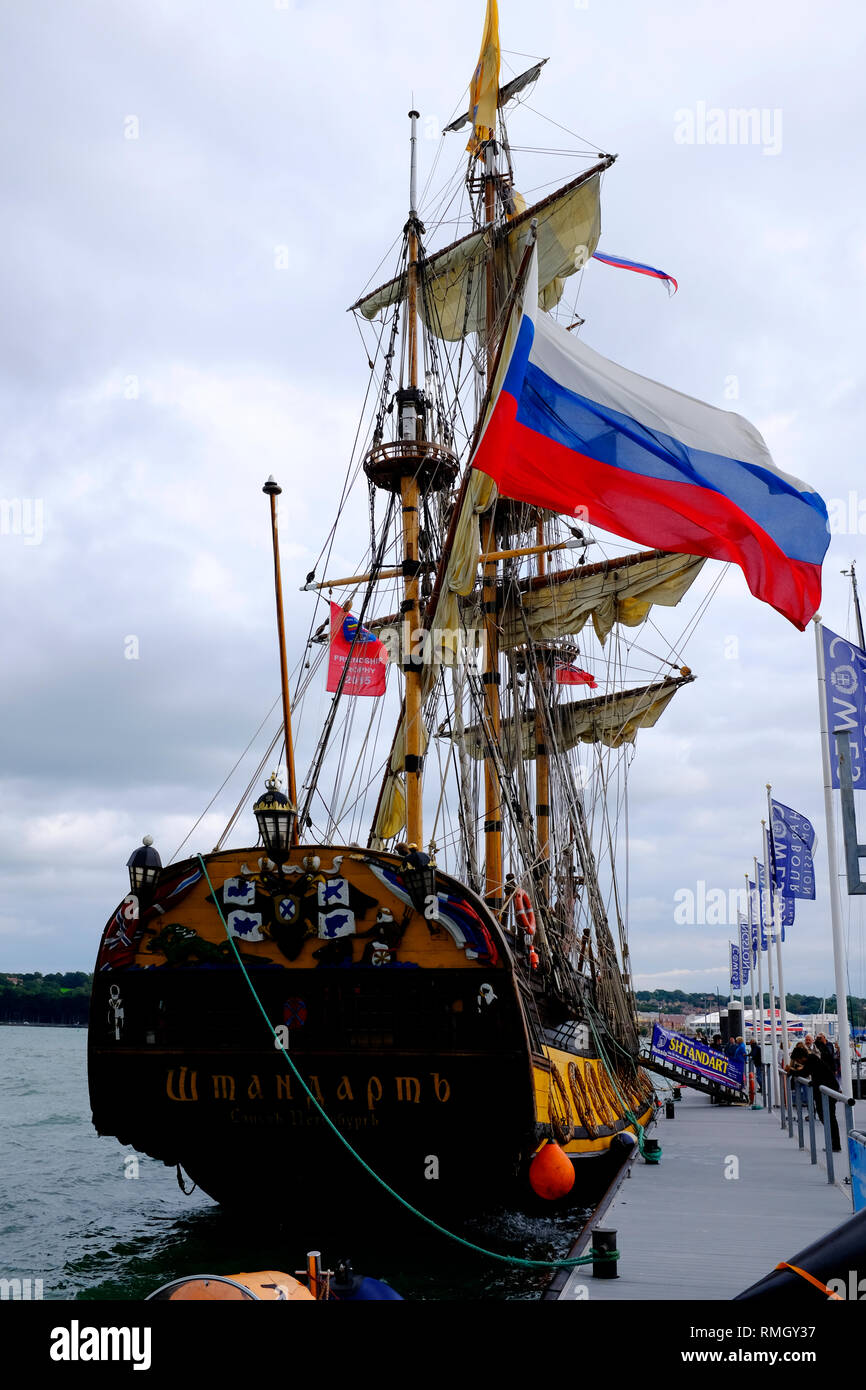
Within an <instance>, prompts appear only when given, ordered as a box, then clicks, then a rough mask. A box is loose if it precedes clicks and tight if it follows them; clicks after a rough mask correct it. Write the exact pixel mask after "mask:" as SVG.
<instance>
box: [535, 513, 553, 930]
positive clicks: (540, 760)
mask: <svg viewBox="0 0 866 1390" xmlns="http://www.w3.org/2000/svg"><path fill="white" fill-rule="evenodd" d="M537 539H538V544H539V545H541V544H542V542H543V541H544V522H543V521H542V520H541V517H539V519H538V532H537ZM546 573H547V562H546V559H545V554H544V551H543V550H542V551H540V552H539V555H538V566H537V574H538V578H539V579H541V578H543V577H544V575H545V574H546ZM537 670H538V686H537V689H538V694H537V695H536V698H535V705H536V709H535V841H536V855H537V864H536V883H537V885H538V892H539V895H540V897H541V898H542V900H543V901H544V902H547V901H548V898H549V894H550V763H549V762H548V757H547V729H546V726H545V721H544V711H543V709H542V704H541V700H542V695H543V696H544V697H545V698H546V696H547V686H548V679H549V671H548V665H547V660H546V657H545V654H544V653H542V654H540V655H539V657H538V661H537Z"/></svg>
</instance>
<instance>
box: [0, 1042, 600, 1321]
mask: <svg viewBox="0 0 866 1390" xmlns="http://www.w3.org/2000/svg"><path fill="white" fill-rule="evenodd" d="M86 1053H87V1031H86V1029H84V1028H38V1027H19V1026H8V1027H0V1120H2V1122H0V1174H2V1184H0V1277H3V1278H9V1279H14V1278H21V1279H27V1278H29V1279H31V1280H34V1279H41V1280H42V1288H43V1297H44V1298H46V1299H108V1298H111V1299H141V1298H143V1297H144V1296H145V1295H146V1294H147V1293H149V1292H151V1291H152V1290H154V1289H156V1288H158V1287H159V1286H160V1285H161V1284H164V1283H167V1282H168V1280H169V1279H172V1278H176V1277H178V1276H180V1275H183V1274H197V1273H212V1274H229V1273H232V1272H235V1271H238V1270H257V1269H278V1270H283V1271H287V1272H292V1271H293V1270H295V1269H297V1268H300V1267H301V1266H302V1265H303V1262H304V1256H305V1253H306V1251H307V1250H309V1249H314V1248H316V1249H319V1248H320V1249H321V1251H322V1256H323V1260H324V1263H325V1265H326V1266H328V1265H330V1266H331V1267H333V1265H334V1264H335V1263H336V1262H337V1260H339V1259H340V1258H342V1257H343V1256H345V1255H349V1256H350V1257H351V1259H352V1262H353V1265H354V1267H355V1269H356V1271H357V1272H358V1273H361V1274H368V1275H373V1276H374V1277H376V1278H379V1279H384V1280H386V1281H387V1282H388V1283H390V1284H391V1285H393V1287H394V1288H395V1289H397V1290H398V1291H399V1292H400V1293H401V1294H402V1295H403V1297H404V1298H407V1299H460V1300H461V1301H464V1300H467V1299H468V1300H472V1299H508V1300H514V1299H535V1298H538V1296H539V1294H540V1293H541V1292H542V1291H543V1289H544V1288H545V1287H546V1284H547V1282H548V1280H549V1278H550V1274H549V1273H544V1272H540V1273H536V1272H534V1271H527V1270H520V1269H513V1268H510V1267H506V1266H502V1265H498V1264H494V1263H493V1262H491V1261H488V1260H485V1259H483V1258H482V1257H480V1256H476V1255H473V1254H472V1253H471V1252H467V1251H464V1250H461V1248H460V1247H458V1246H457V1245H455V1244H453V1243H452V1242H450V1241H447V1240H446V1239H445V1238H444V1237H439V1236H437V1235H436V1234H435V1233H431V1232H428V1231H427V1229H426V1228H425V1227H424V1226H423V1225H421V1223H419V1222H417V1221H415V1220H414V1219H413V1218H412V1217H411V1216H410V1215H409V1214H408V1213H406V1212H404V1211H403V1210H402V1209H400V1208H399V1207H397V1206H396V1204H395V1206H394V1208H393V1211H392V1212H389V1213H387V1214H386V1216H385V1217H384V1218H382V1217H377V1218H376V1220H375V1221H373V1222H371V1221H370V1220H369V1219H367V1216H366V1214H365V1213H364V1212H363V1211H359V1212H358V1213H357V1216H356V1218H353V1220H352V1224H351V1227H348V1226H346V1225H345V1223H343V1224H341V1226H340V1228H339V1234H336V1235H335V1234H334V1233H333V1231H334V1226H333V1221H332V1220H331V1219H330V1214H329V1212H328V1210H327V1207H328V1194H327V1193H326V1192H323V1191H322V1190H321V1189H320V1188H317V1186H316V1184H315V1177H314V1175H311V1183H310V1190H309V1192H306V1193H304V1194H301V1202H300V1203H299V1213H298V1218H297V1220H295V1221H292V1222H284V1223H283V1224H282V1225H277V1224H275V1222H274V1218H273V1213H272V1210H271V1209H270V1207H269V1204H268V1182H269V1181H274V1180H276V1181H278V1175H277V1176H276V1177H275V1178H271V1179H269V1177H268V1175H266V1174H255V1175H252V1177H251V1179H250V1182H249V1188H250V1204H249V1212H248V1213H245V1214H244V1216H243V1218H240V1217H239V1216H237V1215H234V1214H229V1213H227V1212H224V1211H222V1210H221V1208H219V1207H218V1206H216V1205H215V1204H214V1203H213V1202H212V1201H211V1200H210V1198H209V1197H206V1196H204V1195H203V1194H202V1193H200V1192H198V1191H196V1192H194V1193H193V1194H192V1195H191V1196H185V1195H184V1194H183V1193H182V1192H181V1191H180V1189H179V1187H178V1185H177V1182H176V1178H175V1172H174V1170H173V1169H170V1168H166V1167H165V1166H164V1165H163V1164H161V1163H156V1162H154V1161H153V1160H152V1159H149V1158H145V1157H142V1156H138V1165H137V1166H138V1176H137V1177H126V1176H124V1169H125V1167H126V1168H128V1169H133V1170H134V1167H135V1165H134V1164H130V1163H129V1162H128V1161H126V1162H125V1160H126V1159H127V1155H128V1154H129V1153H130V1152H131V1151H130V1150H127V1149H124V1148H122V1147H121V1145H120V1144H118V1142H117V1140H116V1139H100V1138H99V1137H98V1136H97V1134H96V1131H95V1130H94V1129H93V1127H92V1125H91V1122H90V1105H89V1101H88V1095H87V1074H86V1066H87V1059H86ZM239 1180H242V1179H239ZM317 1204H318V1206H317ZM581 1220H582V1217H581V1214H580V1213H579V1212H577V1211H575V1210H574V1209H572V1210H570V1211H563V1212H559V1213H556V1214H555V1215H550V1216H547V1215H544V1216H529V1215H526V1214H523V1213H516V1212H505V1211H500V1212H498V1213H495V1214H494V1215H493V1216H487V1217H485V1218H484V1220H483V1222H482V1221H480V1220H479V1221H478V1222H475V1223H472V1224H470V1225H469V1226H468V1227H467V1226H463V1227H461V1228H460V1229H461V1232H462V1234H464V1235H465V1236H467V1237H468V1238H469V1239H471V1240H473V1241H475V1242H477V1243H478V1244H481V1245H484V1246H485V1247H487V1248H491V1249H494V1250H499V1251H503V1252H506V1253H510V1254H512V1255H518V1256H522V1257H524V1258H530V1259H555V1258H561V1257H562V1256H563V1255H564V1254H565V1253H566V1252H567V1250H568V1248H569V1246H570V1245H571V1242H572V1239H573V1236H574V1234H575V1232H576V1231H577V1229H578V1227H579V1225H580V1224H581ZM446 1224H447V1223H446Z"/></svg>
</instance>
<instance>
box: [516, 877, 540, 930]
mask: <svg viewBox="0 0 866 1390" xmlns="http://www.w3.org/2000/svg"><path fill="white" fill-rule="evenodd" d="M514 915H515V917H516V918H517V920H518V922H519V923H520V925H521V926H522V928H523V930H524V931H525V932H528V933H529V935H530V936H532V934H533V932H534V931H535V913H534V912H533V910H532V903H531V901H530V898H529V894H528V893H524V891H523V889H522V888H518V890H517V892H516V893H515V894H514Z"/></svg>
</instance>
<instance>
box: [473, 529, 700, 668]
mask: <svg viewBox="0 0 866 1390" xmlns="http://www.w3.org/2000/svg"><path fill="white" fill-rule="evenodd" d="M704 563H705V562H704V559H703V557H702V556H700V555H671V554H669V553H668V552H667V551H664V550H649V551H641V552H639V553H638V554H636V555H625V556H622V557H621V558H620V559H616V560H605V561H603V562H602V563H600V564H596V565H582V566H576V567H575V568H574V569H568V570H561V571H559V572H558V573H556V572H554V573H552V574H548V575H545V576H544V577H543V578H541V579H537V580H531V581H529V583H528V585H527V586H526V588H525V591H524V592H523V593H522V594H520V595H519V596H515V597H509V599H508V600H507V601H506V605H505V610H504V613H503V618H502V639H501V640H502V646H503V647H504V648H514V647H521V646H523V645H524V644H525V642H526V637H527V632H528V634H529V637H530V638H531V639H532V640H533V641H534V642H550V641H554V640H555V639H556V638H558V637H568V636H574V635H575V634H576V633H578V632H580V631H581V629H582V628H583V627H584V625H585V624H586V623H587V622H588V621H589V620H590V619H592V624H593V627H594V628H595V633H596V636H597V637H598V640H599V641H600V642H601V643H604V642H605V641H606V639H607V636H608V634H609V633H610V630H611V628H612V627H613V626H614V624H615V623H621V624H623V625H624V626H625V627H637V626H638V624H640V623H642V622H643V621H644V619H645V618H646V616H647V614H648V612H649V610H650V608H651V607H652V606H653V604H656V603H657V604H661V605H662V606H663V607H665V608H673V607H675V605H676V604H678V603H679V601H680V599H681V598H682V597H683V595H684V594H685V593H686V592H687V590H688V589H689V587H690V586H691V585H692V584H693V583H694V581H695V579H696V578H697V576H698V574H699V573H700V570H701V568H702V566H703V565H704Z"/></svg>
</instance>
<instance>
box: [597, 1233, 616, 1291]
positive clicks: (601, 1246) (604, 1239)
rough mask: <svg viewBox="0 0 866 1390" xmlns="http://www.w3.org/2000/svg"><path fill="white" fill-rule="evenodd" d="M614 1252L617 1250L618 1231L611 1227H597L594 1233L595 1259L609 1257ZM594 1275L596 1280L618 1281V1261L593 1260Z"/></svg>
mask: <svg viewBox="0 0 866 1390" xmlns="http://www.w3.org/2000/svg"><path fill="white" fill-rule="evenodd" d="M614 1250H616V1231H614V1230H613V1229H612V1228H610V1227H606V1226H596V1228H595V1230H594V1231H593V1233H592V1253H593V1257H595V1256H596V1255H609V1254H611V1253H612V1252H613V1251H614ZM592 1273H593V1278H595V1279H618V1278H619V1270H618V1269H617V1261H616V1260H605V1259H600V1260H596V1259H595V1258H593V1262H592Z"/></svg>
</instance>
